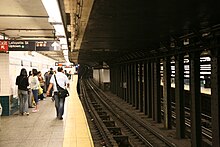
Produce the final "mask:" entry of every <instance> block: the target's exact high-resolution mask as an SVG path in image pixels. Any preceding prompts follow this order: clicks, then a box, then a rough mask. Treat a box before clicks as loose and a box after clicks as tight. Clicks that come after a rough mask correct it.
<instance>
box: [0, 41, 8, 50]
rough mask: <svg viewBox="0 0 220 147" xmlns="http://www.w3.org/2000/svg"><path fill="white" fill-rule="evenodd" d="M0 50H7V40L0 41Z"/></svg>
mask: <svg viewBox="0 0 220 147" xmlns="http://www.w3.org/2000/svg"><path fill="white" fill-rule="evenodd" d="M0 51H3V52H7V51H8V41H0Z"/></svg>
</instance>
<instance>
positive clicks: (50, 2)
mask: <svg viewBox="0 0 220 147" xmlns="http://www.w3.org/2000/svg"><path fill="white" fill-rule="evenodd" d="M41 1H42V3H43V5H44V7H45V9H46V11H47V14H48V15H49V20H48V21H49V22H51V23H62V19H61V15H60V14H61V13H60V9H59V5H58V2H57V0H41Z"/></svg>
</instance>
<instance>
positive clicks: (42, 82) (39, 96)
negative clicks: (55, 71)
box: [37, 71, 45, 100]
mask: <svg viewBox="0 0 220 147" xmlns="http://www.w3.org/2000/svg"><path fill="white" fill-rule="evenodd" d="M37 76H38V80H39V82H40V87H41V88H42V89H43V93H38V98H40V100H45V97H44V92H45V90H44V78H43V77H42V75H41V71H38V72H37Z"/></svg>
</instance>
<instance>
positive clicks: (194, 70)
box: [190, 52, 202, 147]
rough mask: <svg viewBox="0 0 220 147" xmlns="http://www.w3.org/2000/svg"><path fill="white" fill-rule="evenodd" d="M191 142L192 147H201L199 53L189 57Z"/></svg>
mask: <svg viewBox="0 0 220 147" xmlns="http://www.w3.org/2000/svg"><path fill="white" fill-rule="evenodd" d="M190 57H191V58H190V79H191V80H190V90H191V114H190V116H191V140H192V147H198V146H201V142H202V130H201V98H200V53H199V52H195V53H192V54H191V56H190Z"/></svg>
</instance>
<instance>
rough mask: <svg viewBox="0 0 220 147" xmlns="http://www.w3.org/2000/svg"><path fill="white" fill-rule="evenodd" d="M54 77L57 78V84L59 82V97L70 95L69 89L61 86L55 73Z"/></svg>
mask: <svg viewBox="0 0 220 147" xmlns="http://www.w3.org/2000/svg"><path fill="white" fill-rule="evenodd" d="M54 78H55V82H56V84H57V90H58V97H59V98H65V97H68V96H69V92H68V90H67V89H64V88H62V87H60V85H58V83H57V79H56V76H55V75H54Z"/></svg>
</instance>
